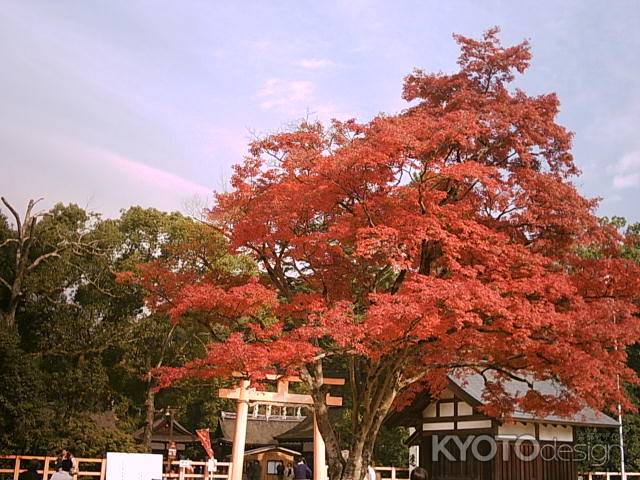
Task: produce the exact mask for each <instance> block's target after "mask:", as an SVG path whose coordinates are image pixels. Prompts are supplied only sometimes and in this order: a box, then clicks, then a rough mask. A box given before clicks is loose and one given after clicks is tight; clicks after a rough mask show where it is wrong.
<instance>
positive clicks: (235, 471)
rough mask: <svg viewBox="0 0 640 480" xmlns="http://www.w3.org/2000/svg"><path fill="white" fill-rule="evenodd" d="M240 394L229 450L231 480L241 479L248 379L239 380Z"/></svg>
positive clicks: (245, 431) (245, 435) (245, 430)
mask: <svg viewBox="0 0 640 480" xmlns="http://www.w3.org/2000/svg"><path fill="white" fill-rule="evenodd" d="M239 383H240V385H239V386H240V395H239V398H238V400H237V408H236V431H235V435H234V437H233V450H232V451H231V480H242V468H243V466H244V444H245V441H246V439H247V417H248V415H249V399H248V395H247V389H248V388H249V380H244V379H243V380H240V382H239Z"/></svg>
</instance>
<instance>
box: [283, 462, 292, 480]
mask: <svg viewBox="0 0 640 480" xmlns="http://www.w3.org/2000/svg"><path fill="white" fill-rule="evenodd" d="M284 478H285V480H294V477H293V465H292V464H291V463H287V468H286V469H285V471H284Z"/></svg>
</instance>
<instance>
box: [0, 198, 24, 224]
mask: <svg viewBox="0 0 640 480" xmlns="http://www.w3.org/2000/svg"><path fill="white" fill-rule="evenodd" d="M0 200H2V203H4V204H5V206H6V207H7V208H8V209H9V211H10V212H11V214H12V215H13V218H15V220H16V226H17V228H18V232H20V231H21V230H22V220H21V219H20V215H18V212H16V209H15V208H13V207H12V206H11V204H10V203H9V202H8V201H7V199H6V198H4V197H0Z"/></svg>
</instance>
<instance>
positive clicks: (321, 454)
mask: <svg viewBox="0 0 640 480" xmlns="http://www.w3.org/2000/svg"><path fill="white" fill-rule="evenodd" d="M267 380H272V381H277V382H278V383H277V385H278V388H277V391H276V392H264V391H259V390H256V389H255V388H249V385H250V382H249V380H247V379H246V378H241V379H240V380H239V381H238V387H236V388H233V389H231V388H221V389H220V390H219V391H218V396H219V397H220V398H228V399H232V400H236V402H237V406H236V428H235V435H234V438H233V450H232V452H231V480H242V468H243V465H244V446H245V441H246V438H247V418H248V415H249V402H261V403H275V404H278V405H300V406H310V405H313V397H312V396H311V395H305V394H300V393H289V383H291V382H301V381H302V380H301V379H300V378H299V377H292V376H277V375H267ZM323 384H324V385H344V378H324V379H323ZM326 402H327V405H328V406H330V407H341V406H342V398H341V397H334V396H332V395H331V394H327V397H326ZM325 462H326V456H325V445H324V440H323V439H322V435H320V430H319V429H318V423H317V422H316V417H315V413H314V415H313V463H314V468H313V480H326V478H327V473H326V468H325Z"/></svg>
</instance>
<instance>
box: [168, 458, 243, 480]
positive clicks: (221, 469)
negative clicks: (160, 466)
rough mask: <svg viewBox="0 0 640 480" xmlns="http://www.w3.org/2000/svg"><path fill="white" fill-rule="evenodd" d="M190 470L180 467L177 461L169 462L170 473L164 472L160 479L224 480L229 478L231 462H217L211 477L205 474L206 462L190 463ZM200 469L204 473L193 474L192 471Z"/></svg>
mask: <svg viewBox="0 0 640 480" xmlns="http://www.w3.org/2000/svg"><path fill="white" fill-rule="evenodd" d="M190 465H191V468H190V469H187V468H184V467H180V462H179V461H174V462H171V467H172V468H171V470H172V471H171V472H165V473H164V474H163V475H162V477H163V478H164V479H165V480H168V479H171V478H177V479H178V480H187V479H191V478H195V479H202V480H214V479H225V480H227V479H228V478H229V477H230V476H231V462H217V463H216V466H217V469H216V472H215V473H213V475H211V474H209V473H207V462H194V461H192V462H190ZM199 469H201V470H202V472H204V473H195V472H194V471H193V470H199Z"/></svg>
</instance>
